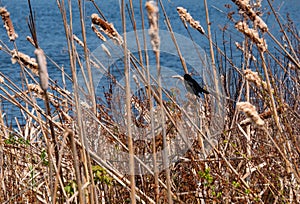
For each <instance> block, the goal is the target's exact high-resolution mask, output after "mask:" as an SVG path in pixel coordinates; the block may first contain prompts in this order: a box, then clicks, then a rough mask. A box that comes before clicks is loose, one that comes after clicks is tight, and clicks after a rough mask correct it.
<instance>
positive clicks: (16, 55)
mask: <svg viewBox="0 0 300 204" xmlns="http://www.w3.org/2000/svg"><path fill="white" fill-rule="evenodd" d="M10 53H11V62H12V63H13V64H15V63H16V62H18V61H20V62H21V63H23V64H24V66H25V67H27V68H29V69H30V70H31V71H32V73H33V74H35V75H39V68H38V63H36V60H35V59H34V58H31V57H29V56H28V55H26V54H24V53H22V52H19V51H17V50H15V49H14V50H12V51H11V52H10Z"/></svg>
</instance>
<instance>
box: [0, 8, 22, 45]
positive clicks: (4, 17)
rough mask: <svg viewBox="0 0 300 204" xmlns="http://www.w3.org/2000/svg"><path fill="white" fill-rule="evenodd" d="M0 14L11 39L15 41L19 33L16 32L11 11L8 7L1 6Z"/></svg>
mask: <svg viewBox="0 0 300 204" xmlns="http://www.w3.org/2000/svg"><path fill="white" fill-rule="evenodd" d="M0 15H1V17H2V20H3V23H4V27H5V29H6V31H7V35H8V37H9V40H10V41H15V40H16V39H17V37H18V35H17V34H16V32H15V29H14V26H13V24H12V21H11V19H10V13H9V12H8V11H7V10H6V8H3V7H0Z"/></svg>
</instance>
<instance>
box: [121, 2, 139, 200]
mask: <svg viewBox="0 0 300 204" xmlns="http://www.w3.org/2000/svg"><path fill="white" fill-rule="evenodd" d="M121 8H122V9H121V18H122V26H123V33H124V44H123V46H124V75H125V94H126V100H125V103H126V122H127V137H128V150H129V151H128V153H129V174H130V175H129V176H130V200H131V203H132V204H135V203H136V184H135V162H134V145H133V139H132V130H131V124H132V116H131V91H130V79H129V73H130V69H129V63H130V61H129V57H130V55H129V54H130V53H129V50H128V49H127V34H126V32H127V31H126V15H125V0H122V3H121Z"/></svg>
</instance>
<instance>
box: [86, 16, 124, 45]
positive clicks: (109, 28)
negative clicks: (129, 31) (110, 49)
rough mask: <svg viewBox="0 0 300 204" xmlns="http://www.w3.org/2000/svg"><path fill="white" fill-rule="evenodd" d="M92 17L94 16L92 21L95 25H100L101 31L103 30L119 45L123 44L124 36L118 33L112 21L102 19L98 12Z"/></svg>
mask: <svg viewBox="0 0 300 204" xmlns="http://www.w3.org/2000/svg"><path fill="white" fill-rule="evenodd" d="M91 17H92V23H93V24H95V25H98V26H99V27H100V29H101V31H103V32H104V33H105V34H106V35H107V36H108V37H109V38H111V39H112V40H113V41H114V42H115V43H116V44H117V45H121V44H123V38H122V36H121V35H120V34H119V33H118V31H117V30H116V29H115V27H114V25H113V24H112V23H108V22H107V21H105V20H103V19H101V18H100V17H99V16H98V14H96V13H94V14H92V16H91ZM92 28H93V27H92ZM93 30H94V29H93ZM94 32H95V31H94ZM96 34H97V33H96ZM97 36H98V35H97ZM98 37H99V36H98Z"/></svg>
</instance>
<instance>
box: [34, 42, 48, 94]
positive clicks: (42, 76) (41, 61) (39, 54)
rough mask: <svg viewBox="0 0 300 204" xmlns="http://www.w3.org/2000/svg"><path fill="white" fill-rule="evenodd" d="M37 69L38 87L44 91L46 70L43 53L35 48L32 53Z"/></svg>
mask: <svg viewBox="0 0 300 204" xmlns="http://www.w3.org/2000/svg"><path fill="white" fill-rule="evenodd" d="M34 54H35V56H36V59H37V63H38V67H39V76H40V86H41V88H42V89H43V90H44V91H46V90H47V89H48V70H47V61H46V57H45V53H44V51H43V50H42V49H40V48H37V49H35V51H34Z"/></svg>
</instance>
